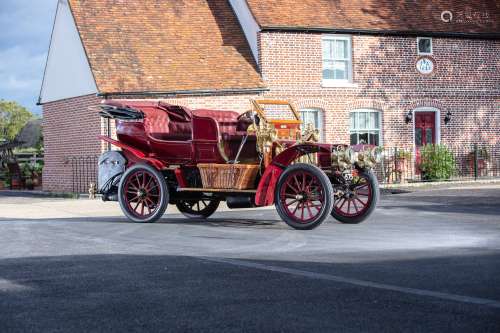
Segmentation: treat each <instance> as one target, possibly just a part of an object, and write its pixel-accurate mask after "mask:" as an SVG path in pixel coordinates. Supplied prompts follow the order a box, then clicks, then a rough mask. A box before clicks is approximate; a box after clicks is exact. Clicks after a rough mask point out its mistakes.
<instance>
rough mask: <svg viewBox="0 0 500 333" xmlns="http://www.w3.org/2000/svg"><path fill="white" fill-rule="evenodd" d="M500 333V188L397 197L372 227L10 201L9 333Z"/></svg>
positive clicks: (1, 267)
mask: <svg viewBox="0 0 500 333" xmlns="http://www.w3.org/2000/svg"><path fill="white" fill-rule="evenodd" d="M10 331H61V332H78V331H103V332H104V331H106V332H109V331H120V332H123V331H203V332H209V331H213V332H224V331H245V332H256V331H259V332H264V331H266V332H267V331H277V332H293V331H297V332H300V331H329V332H331V331H352V332H358V331H364V332H376V331H384V332H386V331H395V332H396V331H397V332H400V331H415V332H442V331H470V332H499V331H500V187H498V186H492V185H491V186H478V187H469V188H467V189H466V190H463V189H458V188H455V189H441V190H432V191H419V192H416V193H408V194H397V195H385V196H383V197H382V201H381V203H380V205H379V208H378V209H377V211H376V213H375V214H374V215H373V217H372V218H371V219H370V220H369V221H368V222H366V223H364V224H360V225H342V224H339V223H337V222H335V221H334V220H333V219H331V220H329V221H328V222H326V223H324V224H323V225H321V226H320V227H319V228H317V229H315V230H312V231H295V230H291V229H289V228H288V227H287V226H286V225H285V224H284V223H283V222H280V221H279V218H278V216H277V214H276V213H275V211H274V210H273V209H256V210H241V211H226V210H223V211H221V212H219V213H217V214H215V215H214V217H213V218H211V219H209V220H208V221H206V222H197V221H190V220H187V219H184V218H183V217H181V216H180V215H179V214H178V212H176V211H175V210H173V209H169V212H168V214H166V215H165V218H164V219H163V220H162V221H161V222H160V223H156V224H133V223H129V222H127V221H126V220H125V219H124V218H123V217H122V215H121V213H120V211H119V208H118V205H117V204H116V203H102V202H99V201H89V200H67V199H43V198H16V197H5V196H1V195H0V332H10Z"/></svg>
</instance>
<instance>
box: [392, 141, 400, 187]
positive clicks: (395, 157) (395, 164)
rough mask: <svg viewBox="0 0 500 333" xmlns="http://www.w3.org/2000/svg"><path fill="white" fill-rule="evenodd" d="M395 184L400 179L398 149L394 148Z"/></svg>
mask: <svg viewBox="0 0 500 333" xmlns="http://www.w3.org/2000/svg"><path fill="white" fill-rule="evenodd" d="M393 177H394V179H393V182H394V183H396V181H397V182H399V177H398V147H394V172H393Z"/></svg>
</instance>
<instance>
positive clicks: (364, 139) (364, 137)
mask: <svg viewBox="0 0 500 333" xmlns="http://www.w3.org/2000/svg"><path fill="white" fill-rule="evenodd" d="M358 143H359V144H367V143H368V133H367V132H359V140H358Z"/></svg>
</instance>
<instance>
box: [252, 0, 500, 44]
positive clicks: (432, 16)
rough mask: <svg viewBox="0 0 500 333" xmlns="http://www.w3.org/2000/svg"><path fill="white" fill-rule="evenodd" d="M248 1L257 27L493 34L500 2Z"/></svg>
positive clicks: (497, 29)
mask: <svg viewBox="0 0 500 333" xmlns="http://www.w3.org/2000/svg"><path fill="white" fill-rule="evenodd" d="M247 2H248V5H249V7H250V9H251V11H252V13H253V15H254V16H255V18H256V20H257V22H258V23H259V25H260V26H261V27H262V28H277V27H286V28H296V29H297V28H300V29H303V28H318V29H331V30H336V29H337V30H361V31H371V32H383V31H393V32H404V33H406V32H410V33H411V32H430V33H445V34H446V33H449V34H453V33H456V34H460V33H462V34H492V35H497V36H498V35H499V34H500V23H499V22H500V17H499V16H500V7H499V6H500V5H499V2H498V1H495V0H470V1H463V0H451V1H450V0H448V1H445V0H422V1H416V0H413V1H412V0H300V1H297V0H247ZM450 13H451V15H450ZM450 19H451V20H450ZM445 21H449V22H445Z"/></svg>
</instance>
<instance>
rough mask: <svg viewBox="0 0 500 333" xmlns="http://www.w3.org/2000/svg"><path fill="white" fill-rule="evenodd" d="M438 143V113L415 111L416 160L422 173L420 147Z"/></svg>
mask: <svg viewBox="0 0 500 333" xmlns="http://www.w3.org/2000/svg"><path fill="white" fill-rule="evenodd" d="M434 143H436V113H434V112H415V152H416V156H415V162H416V173H417V174H420V167H419V166H420V147H422V146H425V145H429V144H434Z"/></svg>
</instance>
